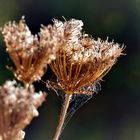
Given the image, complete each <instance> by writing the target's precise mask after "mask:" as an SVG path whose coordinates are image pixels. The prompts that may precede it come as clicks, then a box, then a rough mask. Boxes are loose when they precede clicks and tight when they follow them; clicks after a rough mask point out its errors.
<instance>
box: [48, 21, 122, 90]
mask: <svg viewBox="0 0 140 140" xmlns="http://www.w3.org/2000/svg"><path fill="white" fill-rule="evenodd" d="M57 23H59V22H58V21H57V22H54V25H55V24H57ZM60 23H61V25H63V26H60V28H61V34H63V35H64V37H63V38H64V40H65V43H64V44H63V49H61V51H59V52H58V55H57V57H56V59H55V60H53V61H52V62H51V63H50V66H51V68H52V70H53V71H54V73H55V74H56V76H57V78H58V83H57V85H58V86H59V87H60V88H61V89H62V90H64V91H65V92H66V93H91V92H86V90H87V89H89V88H91V89H93V87H95V86H94V85H95V83H96V82H97V81H99V80H101V78H102V77H103V76H104V75H105V74H106V73H107V72H108V71H109V70H110V69H111V67H112V66H113V65H114V64H115V62H116V60H117V58H118V57H119V56H120V55H121V54H122V50H123V47H120V45H119V44H117V43H114V42H108V40H105V41H103V40H101V39H100V38H98V39H97V40H95V39H93V38H92V37H89V35H87V34H83V33H82V32H81V29H82V26H83V23H82V21H79V20H74V19H73V20H70V21H65V22H64V23H62V22H60ZM64 25H65V26H64ZM62 28H63V29H62ZM62 32H63V33H62ZM67 35H70V37H68V38H67ZM93 91H94V89H93ZM92 93H93V92H92Z"/></svg>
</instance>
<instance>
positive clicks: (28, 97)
mask: <svg viewBox="0 0 140 140" xmlns="http://www.w3.org/2000/svg"><path fill="white" fill-rule="evenodd" d="M44 99H45V95H44V94H43V93H42V92H40V93H35V92H34V88H33V86H30V87H29V89H28V90H27V89H25V88H23V87H21V86H20V87H18V86H17V85H16V82H15V81H7V82H6V83H5V84H4V85H3V86H0V140H15V139H16V138H17V135H19V136H20V137H21V138H22V135H21V134H22V133H23V132H22V130H23V129H24V128H25V126H27V125H28V124H29V123H30V122H31V120H32V119H33V118H34V117H35V116H38V111H37V108H38V107H39V106H40V105H41V104H42V102H43V101H44Z"/></svg>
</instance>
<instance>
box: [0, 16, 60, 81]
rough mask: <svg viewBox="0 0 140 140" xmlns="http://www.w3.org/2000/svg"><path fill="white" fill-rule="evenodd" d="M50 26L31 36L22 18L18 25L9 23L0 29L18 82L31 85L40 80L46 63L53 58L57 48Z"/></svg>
mask: <svg viewBox="0 0 140 140" xmlns="http://www.w3.org/2000/svg"><path fill="white" fill-rule="evenodd" d="M50 28H52V26H51V25H49V26H48V27H47V28H44V27H43V28H41V32H40V34H39V35H38V36H37V35H32V34H31V32H30V30H29V28H28V26H27V25H26V23H25V20H24V17H22V19H21V20H20V21H19V23H16V22H15V21H14V22H9V23H8V24H6V25H5V26H4V28H3V29H2V34H3V36H4V41H5V42H6V46H7V51H8V53H9V55H10V57H11V58H12V60H13V62H14V64H15V66H16V68H15V71H14V74H15V76H16V77H17V79H18V80H20V81H22V82H24V83H32V82H34V81H36V80H40V78H41V76H42V75H43V74H44V70H45V69H46V66H47V64H48V63H50V62H51V60H53V59H54V58H55V55H56V52H57V50H58V47H57V46H56V45H54V44H55V39H56V37H53V35H54V34H55V33H54V31H53V30H51V29H50Z"/></svg>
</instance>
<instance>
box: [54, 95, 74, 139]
mask: <svg viewBox="0 0 140 140" xmlns="http://www.w3.org/2000/svg"><path fill="white" fill-rule="evenodd" d="M71 96H72V94H67V93H66V97H65V101H64V105H63V109H62V114H61V117H60V120H59V124H58V126H57V129H56V133H55V135H54V138H53V140H58V139H59V137H60V135H61V130H62V127H63V124H64V121H65V116H66V113H67V109H68V107H69V103H70V99H71Z"/></svg>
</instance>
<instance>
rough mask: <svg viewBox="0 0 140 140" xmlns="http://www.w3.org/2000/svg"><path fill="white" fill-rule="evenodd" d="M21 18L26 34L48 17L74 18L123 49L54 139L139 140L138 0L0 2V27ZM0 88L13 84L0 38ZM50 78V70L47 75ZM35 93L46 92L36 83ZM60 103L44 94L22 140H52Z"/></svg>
mask: <svg viewBox="0 0 140 140" xmlns="http://www.w3.org/2000/svg"><path fill="white" fill-rule="evenodd" d="M22 15H25V19H26V22H27V24H28V26H29V27H30V29H31V31H32V33H34V34H35V33H37V32H38V31H39V28H40V24H44V25H47V24H49V23H52V22H51V20H52V19H53V18H58V19H60V20H63V18H62V16H64V17H65V18H66V19H70V18H76V19H81V20H83V22H84V30H85V31H86V33H89V34H91V35H92V36H93V37H94V38H97V37H100V38H102V39H106V38H107V37H109V40H110V41H112V39H114V41H115V42H118V43H120V44H124V45H126V46H127V47H126V49H125V52H126V54H127V55H126V56H123V57H121V58H120V59H119V61H118V63H117V64H116V65H115V66H114V67H113V69H112V70H111V71H110V72H109V74H107V75H106V76H105V77H104V78H103V80H104V81H103V82H102V83H101V84H102V90H101V91H100V92H99V94H97V95H96V96H95V97H93V98H92V99H91V100H90V101H88V102H87V103H86V104H85V105H84V106H83V107H82V108H80V109H79V110H78V111H77V112H76V114H75V115H74V116H73V117H72V119H71V120H70V122H69V124H68V125H67V127H66V128H65V130H64V132H63V134H62V136H61V138H60V140H140V0H34V1H33V0H0V26H3V25H4V23H6V22H8V21H9V20H16V21H18V20H19V19H20V18H21V16H22ZM0 46H2V47H0V63H1V64H0V83H3V82H4V81H5V80H6V79H13V75H12V73H11V72H10V71H8V70H7V69H6V67H5V65H6V64H8V65H10V59H9V57H8V55H7V54H6V53H5V47H4V46H5V44H4V42H3V39H2V36H0ZM46 75H48V76H51V72H50V70H49V71H48V72H47V74H46ZM36 87H37V88H38V89H40V90H41V89H43V90H47V89H46V88H45V86H42V85H41V84H38V83H36ZM60 107H61V101H60V100H59V99H58V97H57V95H56V94H54V93H50V94H49V95H48V97H47V100H46V102H45V103H44V104H43V106H42V107H41V108H40V109H39V111H40V116H39V117H38V118H35V119H34V120H33V121H32V124H31V125H30V126H29V127H28V128H27V129H26V138H25V140H52V136H53V134H54V132H55V128H56V125H57V123H58V119H59V114H60Z"/></svg>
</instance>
